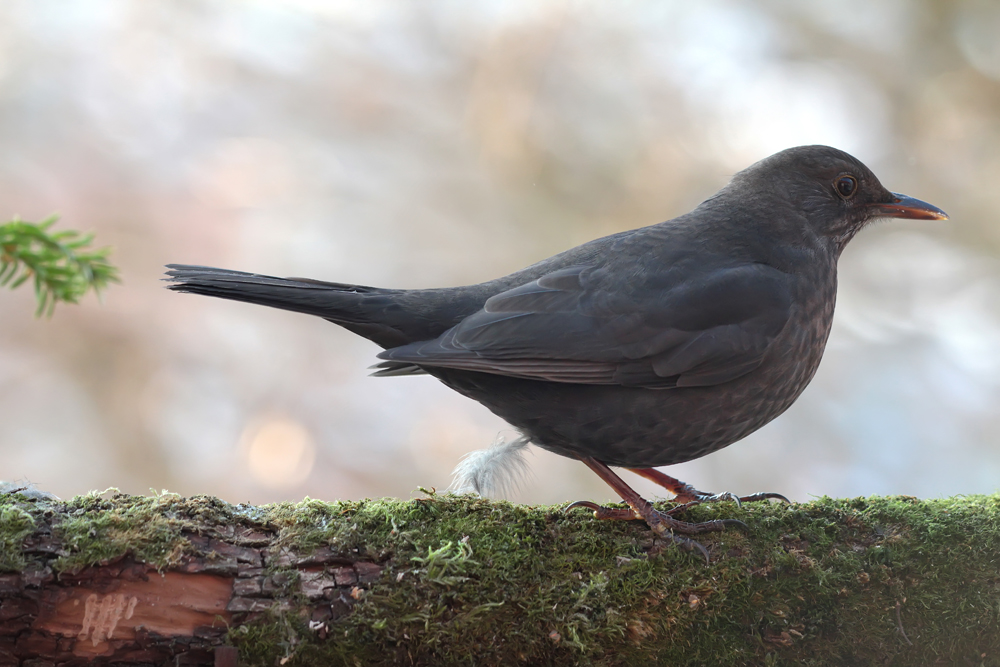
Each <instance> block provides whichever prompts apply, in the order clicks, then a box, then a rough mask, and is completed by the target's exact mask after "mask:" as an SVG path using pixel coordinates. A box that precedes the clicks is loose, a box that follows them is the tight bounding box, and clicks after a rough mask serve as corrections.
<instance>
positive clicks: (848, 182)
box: [835, 176, 858, 199]
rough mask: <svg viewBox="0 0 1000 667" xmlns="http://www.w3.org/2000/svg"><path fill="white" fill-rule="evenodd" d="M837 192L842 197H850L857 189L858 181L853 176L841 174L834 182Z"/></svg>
mask: <svg viewBox="0 0 1000 667" xmlns="http://www.w3.org/2000/svg"><path fill="white" fill-rule="evenodd" d="M835 185H836V187H837V192H839V193H840V196H841V197H843V198H844V199H850V198H851V195H853V194H854V191H855V190H857V189H858V181H857V179H855V178H854V177H853V176H841V177H840V178H838V179H837V182H836V183H835Z"/></svg>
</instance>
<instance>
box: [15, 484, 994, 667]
mask: <svg viewBox="0 0 1000 667" xmlns="http://www.w3.org/2000/svg"><path fill="white" fill-rule="evenodd" d="M723 517H725V518H738V519H741V520H742V521H744V522H746V523H747V524H748V525H749V526H750V530H749V532H740V531H729V532H726V533H715V534H711V535H707V536H704V539H703V540H702V543H703V544H704V545H705V546H706V547H707V548H708V550H709V552H710V554H711V562H710V563H709V564H706V563H705V561H704V559H703V558H701V557H700V556H699V555H698V554H696V553H686V552H683V551H681V550H680V549H679V548H678V547H676V546H674V545H672V544H669V543H661V542H660V541H658V540H654V539H653V538H652V535H651V534H650V532H649V530H648V528H646V527H645V525H644V524H643V523H642V522H598V521H595V520H594V519H593V518H591V517H590V516H589V513H587V512H584V511H576V512H570V513H564V512H562V510H561V508H559V507H525V506H516V505H512V504H510V503H506V502H494V501H487V500H483V499H479V498H474V497H471V496H430V497H427V498H420V499H416V500H410V501H398V500H377V501H360V502H344V503H325V502H320V501H314V500H308V499H307V500H306V501H303V502H302V503H298V504H278V505H272V506H266V507H251V506H245V505H236V506H234V505H229V504H226V503H224V502H222V501H219V500H217V499H214V498H208V497H195V498H187V499H185V498H180V497H177V496H170V495H167V496H160V497H154V498H144V497H134V496H124V495H115V496H113V497H110V498H101V497H97V496H87V497H81V498H76V499H73V500H71V501H68V502H62V501H58V500H52V499H39V498H34V499H32V498H28V497H25V496H22V495H18V494H13V495H11V494H7V495H4V496H2V497H0V572H3V574H0V666H3V665H19V666H21V665H23V666H33V667H41V666H42V665H84V664H88V665H103V664H115V665H167V664H169V665H213V664H214V665H221V666H227V665H235V664H240V665H267V666H271V665H324V666H326V665H338V664H344V665H374V664H404V665H447V664H477V665H488V664H567V665H569V664H581V663H582V664H606V665H638V664H669V665H683V664H691V665H705V664H711V665H746V664H782V663H793V662H794V663H803V662H805V663H810V662H811V663H813V664H824V665H826V664H844V665H857V664H898V665H925V664H926V665H961V664H972V665H998V664H1000V662H998V656H1000V497H998V496H990V497H983V496H979V497H965V498H955V499H946V500H932V501H918V500H916V499H913V498H870V499H854V500H831V499H821V500H818V501H815V502H812V503H807V504H793V505H790V506H786V505H784V504H771V505H764V504H757V505H755V506H745V507H743V508H738V507H736V506H735V505H734V504H732V503H719V504H716V505H712V506H699V507H695V508H692V509H690V510H689V511H688V517H687V518H689V519H690V520H695V521H699V520H709V519H714V518H723ZM237 655H238V658H237Z"/></svg>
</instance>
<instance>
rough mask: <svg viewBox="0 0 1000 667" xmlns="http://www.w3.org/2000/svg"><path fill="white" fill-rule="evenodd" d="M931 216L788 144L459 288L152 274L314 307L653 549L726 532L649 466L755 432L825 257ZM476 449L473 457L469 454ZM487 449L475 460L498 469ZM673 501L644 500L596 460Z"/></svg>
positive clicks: (822, 294) (813, 349)
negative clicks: (888, 225)
mask: <svg viewBox="0 0 1000 667" xmlns="http://www.w3.org/2000/svg"><path fill="white" fill-rule="evenodd" d="M883 218H909V219H917V220H945V219H947V218H948V216H947V214H945V213H944V211H942V210H941V209H939V208H937V207H935V206H932V205H931V204H928V203H926V202H924V201H921V200H919V199H915V198H912V197H908V196H906V195H901V194H896V193H893V192H890V191H889V190H887V189H886V188H885V187H883V185H882V184H881V183H880V182H879V180H878V178H877V177H876V176H875V174H874V173H872V171H871V170H870V169H869V168H868V167H866V166H865V165H864V164H863V163H862V162H861V161H859V160H858V159H856V158H855V157H853V156H851V155H849V154H848V153H846V152H844V151H841V150H839V149H836V148H832V147H829V146H799V147H795V148H789V149H786V150H783V151H780V152H778V153H775V154H774V155H771V156H770V157H766V158H764V159H762V160H760V161H758V162H756V163H754V164H752V165H751V166H749V167H747V168H746V169H744V170H742V171H740V172H738V173H736V174H735V175H734V176H733V177H732V179H731V180H730V181H729V183H728V184H726V185H725V186H724V187H722V189H721V190H719V191H718V192H717V193H716V194H714V195H712V196H711V197H709V198H708V199H706V200H705V201H703V202H702V203H701V204H699V205H698V206H697V207H696V208H694V209H693V210H691V211H690V212H688V213H685V214H683V215H680V216H678V217H675V218H673V219H671V220H668V221H666V222H661V223H658V224H653V225H651V226H646V227H641V228H637V229H632V230H628V231H623V232H619V233H616V234H611V235H609V236H605V237H602V238H598V239H595V240H592V241H589V242H587V243H584V244H582V245H579V246H577V247H575V248H572V249H569V250H566V251H564V252H561V253H559V254H557V255H554V256H552V257H549V258H548V259H544V260H542V261H540V262H537V263H535V264H532V265H531V266H528V267H527V268H524V269H521V270H520V271H516V272H514V273H511V274H509V275H506V276H503V277H501V278H496V279H494V280H489V281H486V282H483V283H479V284H476V285H467V286H461V287H445V288H436V289H385V288H377V287H368V286H363V285H354V284H347V283H334V282H324V281H319V280H311V279H304V278H277V277H272V276H266V275H258V274H255V273H246V272H241V271H230V270H225V269H217V268H212V267H204V266H192V265H183V264H169V265H167V269H168V271H167V274H166V275H167V276H168V277H167V278H165V280H167V281H169V282H170V283H171V284H170V285H169V286H168V287H169V289H171V290H174V291H177V292H188V293H194V294H201V295H207V296H213V297H219V298H223V299H230V300H235V301H243V302H248V303H253V304H258V305H264V306H271V307H275V308H281V309H285V310H290V311H295V312H299V313H305V314H309V315H316V316H319V317H322V318H324V319H326V320H328V321H330V322H333V323H334V324H337V325H340V326H341V327H343V328H345V329H347V330H348V331H351V332H353V333H355V334H358V335H360V336H364V337H365V338H367V339H369V340H371V341H373V342H374V343H376V344H377V345H379V346H380V347H381V348H382V352H380V353H379V354H378V355H377V357H378V359H379V360H380V361H379V362H378V363H377V364H376V365H375V366H373V367H372V368H374V370H375V372H374V373H373V375H375V376H382V377H393V376H405V375H415V374H426V375H431V376H433V377H435V378H437V379H438V380H440V381H441V382H442V383H444V384H445V385H446V386H448V387H450V388H451V389H453V390H455V391H457V392H458V393H460V394H462V395H464V396H467V397H469V398H471V399H473V400H476V401H478V402H480V403H481V404H483V405H484V406H486V407H487V408H488V409H489V410H491V411H492V412H493V413H495V414H496V415H498V416H500V417H501V418H503V419H504V420H506V421H507V422H508V423H509V424H511V425H512V426H513V427H515V428H516V429H517V430H518V431H519V432H520V433H521V434H522V435H521V437H520V438H519V439H518V440H516V441H515V442H514V443H513V448H514V449H518V448H522V447H523V444H524V442H526V441H530V442H532V443H533V444H535V445H537V446H539V447H541V448H543V449H546V450H548V451H551V452H554V453H556V454H560V455H562V456H566V457H569V458H571V459H576V460H579V461H581V462H583V463H584V464H585V465H587V466H588V467H589V468H590V469H591V470H593V471H594V472H595V473H596V474H597V475H598V476H600V477H601V478H602V479H603V480H604V481H605V482H607V483H608V484H609V485H610V486H611V487H612V488H613V489H614V491H615V492H616V493H617V494H618V495H619V496H620V497H621V498H622V500H623V501H624V503H625V505H626V507H625V508H612V507H604V506H601V505H598V504H596V503H592V502H589V501H578V502H576V503H572V504H571V505H569V507H570V508H572V507H585V508H587V509H590V510H592V511H593V513H594V516H595V517H596V518H599V519H611V520H638V519H641V520H644V521H645V522H646V524H647V525H648V526H649V528H650V529H651V530H652V531H653V532H654V533H655V534H656V535H657V536H659V537H661V538H663V539H664V540H666V541H672V542H675V543H677V544H679V545H680V546H682V547H684V548H687V549H697V550H699V551H701V552H702V554H703V555H704V556H705V558H706V559H707V558H708V553H707V551H706V550H705V548H704V547H703V546H702V545H701V544H700V543H698V542H696V541H695V540H694V539H693V538H691V537H689V536H691V535H697V534H700V533H705V532H712V531H720V530H725V529H727V528H729V527H741V528H745V525H744V524H743V523H742V522H740V521H738V520H735V519H717V520H714V521H705V522H700V523H689V522H685V521H682V520H680V519H677V518H676V516H677V515H678V514H679V513H680V512H681V511H683V510H684V509H686V508H687V507H689V506H691V505H692V504H697V503H701V502H708V501H712V500H720V499H730V500H737V501H738V502H752V501H760V500H766V499H771V498H778V499H782V500H785V498H784V496H782V495H780V494H777V493H756V494H751V495H749V496H743V497H738V496H734V495H733V494H731V493H726V494H718V495H715V494H711V493H706V492H702V491H699V490H697V489H696V488H695V487H693V486H691V485H689V484H686V483H684V482H681V481H680V480H678V479H676V478H673V477H671V476H669V475H667V474H666V473H664V472H662V471H659V470H657V469H656V468H658V467H661V466H669V465H672V464H677V463H682V462H684V461H690V460H692V459H696V458H699V457H702V456H705V455H707V454H710V453H712V452H715V451H717V450H719V449H721V448H723V447H726V446H728V445H731V444H733V443H735V442H737V441H739V440H741V439H742V438H744V437H746V436H747V435H749V434H750V433H752V432H754V431H756V430H757V429H759V428H761V427H762V426H764V425H765V424H767V423H768V422H770V421H771V420H773V419H774V418H776V417H777V416H779V415H780V414H782V413H783V412H784V411H785V410H787V409H788V408H789V407H790V406H791V405H792V403H793V402H794V401H795V400H796V399H797V398H798V397H799V395H800V394H801V393H802V391H803V390H804V389H805V388H806V386H807V385H808V384H809V382H810V380H811V379H812V378H813V375H814V374H815V373H816V369H817V368H818V366H819V363H820V360H821V358H822V356H823V351H824V348H825V347H826V342H827V338H828V336H829V334H830V328H831V324H832V322H833V314H834V304H835V302H836V294H837V260H838V259H839V257H840V255H841V253H842V251H843V250H844V247H845V246H846V245H847V243H848V242H849V241H850V240H851V239H852V238H854V236H855V235H856V234H857V233H858V232H859V231H861V230H862V229H864V228H865V227H866V226H868V225H869V224H871V223H872V222H873V221H875V220H879V219H883ZM487 458H488V457H487ZM503 460H504V457H503V456H502V455H501V456H495V457H493V459H492V460H491V464H492V465H496V464H497V461H501V462H502V461H503ZM612 467H617V468H626V469H629V470H632V471H633V472H636V473H638V474H639V475H642V476H644V477H646V478H648V479H651V480H652V481H654V482H656V483H658V484H660V485H661V486H663V487H665V488H667V489H668V490H670V491H671V492H672V493H674V494H675V497H674V499H673V500H674V501H675V502H677V503H678V504H677V506H676V507H674V508H673V509H671V510H666V511H661V510H658V509H656V508H655V507H654V506H653V505H652V503H650V502H649V501H647V500H646V499H644V498H642V497H641V496H640V495H639V493H637V492H636V491H635V490H634V489H632V488H631V487H630V486H629V485H628V484H627V483H626V482H625V481H624V480H623V479H622V478H621V477H620V476H619V475H618V474H617V473H615V472H614V471H613V470H612V469H611V468H612Z"/></svg>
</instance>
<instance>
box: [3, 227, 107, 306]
mask: <svg viewBox="0 0 1000 667" xmlns="http://www.w3.org/2000/svg"><path fill="white" fill-rule="evenodd" d="M56 220H58V218H57V217H56V216H52V217H50V218H48V219H47V220H44V221H42V222H39V223H34V222H24V221H21V220H17V219H14V220H12V221H10V222H7V223H4V224H0V287H6V286H8V285H9V286H10V288H11V289H14V288H16V287H19V286H20V285H22V284H24V283H25V282H27V281H28V280H31V279H33V280H34V285H35V297H36V298H37V300H38V309H37V310H36V311H35V316H36V317H39V316H41V315H42V314H43V313H44V314H45V315H46V316H51V315H52V312H53V310H54V309H55V306H56V303H58V302H59V301H63V302H65V303H78V302H79V301H80V298H81V297H83V295H84V294H86V293H87V291H88V290H91V289H93V290H94V292H100V290H102V289H103V288H105V287H107V285H108V283H113V282H114V283H117V282H120V280H119V279H118V269H117V268H116V267H114V266H112V265H111V264H110V263H108V255H109V254H110V253H111V248H99V249H96V250H93V249H89V248H88V246H89V245H90V243H91V242H92V241H93V240H94V235H93V234H84V235H81V234H80V232H77V231H73V230H66V231H61V232H49V227H51V226H52V225H53V224H55V222H56Z"/></svg>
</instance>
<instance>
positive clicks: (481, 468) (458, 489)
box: [448, 434, 530, 496]
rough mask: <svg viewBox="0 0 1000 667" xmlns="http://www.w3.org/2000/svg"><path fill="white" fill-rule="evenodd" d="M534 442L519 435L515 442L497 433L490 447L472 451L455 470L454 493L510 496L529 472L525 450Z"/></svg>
mask: <svg viewBox="0 0 1000 667" xmlns="http://www.w3.org/2000/svg"><path fill="white" fill-rule="evenodd" d="M529 444H530V442H529V441H528V438H527V437H526V436H523V435H519V436H518V437H517V438H514V439H513V440H511V441H509V442H508V441H507V440H505V439H504V437H503V435H502V434H498V435H497V439H496V440H494V441H493V445H492V446H491V447H490V448H489V449H480V450H479V451H475V452H469V453H468V454H466V455H465V456H463V457H462V460H461V461H460V462H459V464H458V466H456V467H455V470H454V471H452V473H451V474H452V480H451V486H450V487H448V490H449V491H451V492H452V493H478V494H479V495H481V496H493V495H495V494H500V495H506V494H507V492H508V491H514V490H517V487H518V486H520V484H521V481H522V480H523V479H524V476H525V475H526V474H527V472H528V462H527V461H525V460H524V451H525V450H526V449H527V447H528V445H529Z"/></svg>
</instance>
